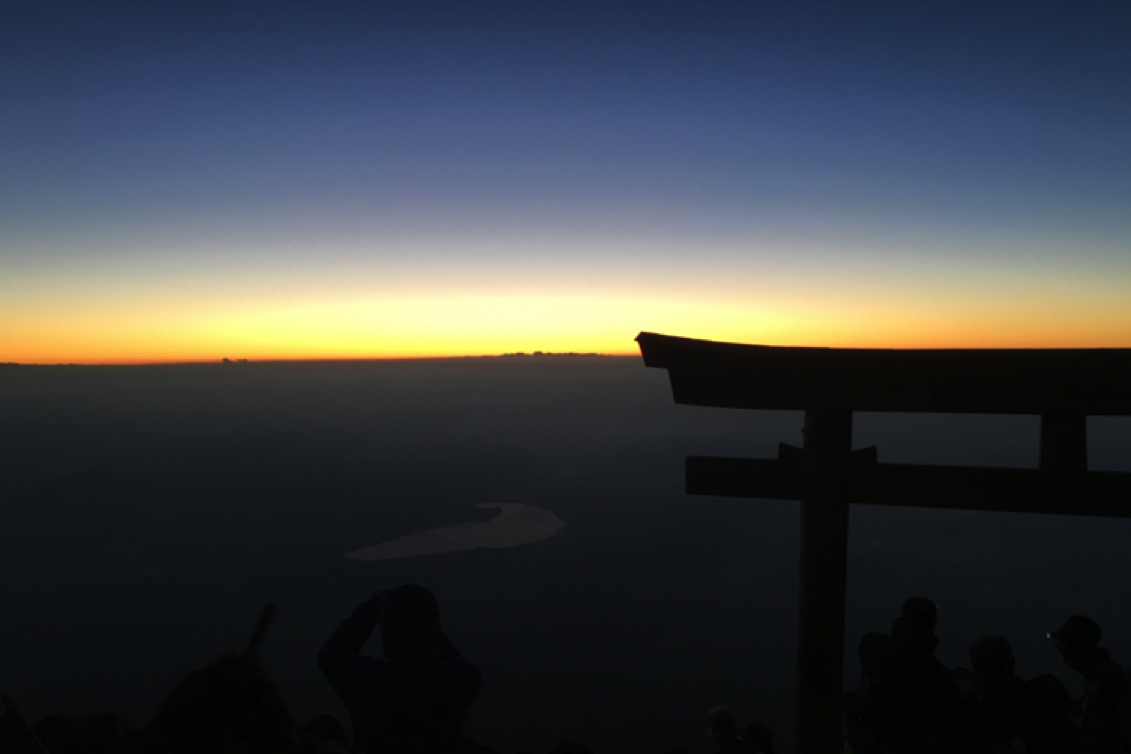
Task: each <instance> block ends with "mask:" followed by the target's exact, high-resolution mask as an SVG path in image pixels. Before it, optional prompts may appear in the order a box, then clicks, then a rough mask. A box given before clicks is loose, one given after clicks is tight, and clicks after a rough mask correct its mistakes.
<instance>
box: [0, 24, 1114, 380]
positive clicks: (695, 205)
mask: <svg viewBox="0 0 1131 754" xmlns="http://www.w3.org/2000/svg"><path fill="white" fill-rule="evenodd" d="M777 5H778V4H770V3H711V4H699V3H678V4H676V3H657V2H648V3H597V2H547V3H528V2H523V3H520V2H513V3H500V2H491V3H432V2H413V3H376V2H366V3H348V2H341V3H332V4H327V3H289V2H271V3H266V2H264V3H234V4H229V3H214V4H213V3H206V2H183V3H160V4H146V3H137V4H114V3H98V4H84V3H77V2H75V3H43V2H16V3H7V4H5V5H4V7H3V9H2V10H0V361H16V362H47V363H54V362H122V361H125V362H129V361H185V360H213V359H219V358H220V357H222V356H229V357H231V358H250V359H265V358H274V359H278V358H365V357H384V356H392V357H400V356H437V355H465V354H485V353H501V352H507V351H532V350H548V351H600V352H606V353H632V352H635V348H634V344H633V342H632V338H633V337H634V336H635V335H636V333H637V332H638V331H640V330H652V331H659V332H668V333H672V334H679V335H687V336H691V337H702V338H714V339H720V340H736V341H745V342H756V343H766V344H796V345H834V346H835V345H855V346H894V347H899V346H907V347H911V346H918V347H946V346H967V347H982V346H986V347H990V346H997V347H1011V346H1027V347H1045V346H1047V347H1074V346H1112V347H1129V346H1131V211H1128V208H1129V207H1131V13H1128V12H1127V7H1126V4H1125V3H1107V4H1104V3H1098V4H1091V5H1088V6H1087V7H1086V8H1079V7H1074V6H1073V5H1072V4H1069V3H1061V4H1040V3H1019V2H989V3H982V2H979V3H974V2H969V3H961V2H960V3H948V4H939V5H945V7H939V8H935V7H919V6H921V5H934V4H918V3H894V2H893V3H832V2H830V3H812V2H809V3H796V4H789V7H788V8H778V7H776V6H777Z"/></svg>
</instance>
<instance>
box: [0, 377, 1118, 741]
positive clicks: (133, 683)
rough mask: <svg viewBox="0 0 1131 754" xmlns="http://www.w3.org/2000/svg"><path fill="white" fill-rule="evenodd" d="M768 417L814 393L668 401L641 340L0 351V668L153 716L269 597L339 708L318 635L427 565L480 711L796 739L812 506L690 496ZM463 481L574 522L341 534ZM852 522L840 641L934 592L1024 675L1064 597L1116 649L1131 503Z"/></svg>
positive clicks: (472, 489) (687, 737)
mask: <svg viewBox="0 0 1131 754" xmlns="http://www.w3.org/2000/svg"><path fill="white" fill-rule="evenodd" d="M1091 432H1092V437H1091V439H1092V447H1093V457H1092V462H1093V466H1095V467H1097V468H1118V469H1123V470H1127V469H1129V468H1131V460H1129V459H1131V431H1129V428H1128V426H1127V425H1126V424H1125V423H1120V422H1096V423H1093V425H1092V427H1091ZM1035 433H1036V425H1035V422H1033V421H1029V420H1028V419H1026V418H1019V417H1012V418H1004V417H950V418H945V419H944V418H940V417H934V418H930V417H901V416H882V417H881V416H861V417H859V418H858V420H857V432H856V437H857V442H858V444H861V445H863V444H872V443H878V444H879V446H880V453H881V458H883V459H885V460H892V461H898V460H906V461H915V462H947V463H986V464H1005V465H1018V466H1024V465H1031V464H1032V462H1033V461H1034V460H1035V453H1036V436H1035ZM779 441H786V442H793V443H798V442H799V441H800V417H799V416H797V415H794V414H790V413H761V412H727V411H720V410H710V409H693V408H687V407H677V406H674V405H672V402H671V398H670V393H669V391H668V388H667V385H666V383H665V376H664V374H663V373H661V372H657V371H655V370H648V369H645V368H644V367H643V366H642V365H641V364H640V362H639V360H638V359H621V358H598V357H511V358H504V359H459V360H442V361H416V362H414V361H408V362H355V363H323V364H254V363H253V364H230V365H220V364H215V365H188V366H160V367H0V480H3V481H2V484H3V487H2V488H0V495H2V498H0V499H2V503H3V513H4V516H5V519H6V522H7V525H5V526H4V527H3V528H2V529H0V560H2V563H0V566H2V567H0V587H2V589H3V594H4V595H5V605H4V616H5V617H4V620H3V622H2V623H0V667H3V668H4V678H3V683H4V684H5V688H4V689H3V690H4V691H5V692H6V693H9V694H11V695H12V696H13V697H14V698H16V699H17V701H18V702H19V703H20V705H21V707H23V708H24V710H25V714H27V715H28V716H29V717H32V718H36V717H38V716H41V715H43V714H46V713H48V712H60V713H69V714H80V715H85V714H89V713H91V712H96V711H101V710H112V711H115V712H119V713H121V714H124V715H125V716H126V718H127V719H129V720H131V722H134V723H135V724H140V723H142V722H144V721H145V720H147V719H148V718H149V717H150V716H152V714H153V712H154V710H155V708H156V704H157V702H158V701H159V699H160V696H161V694H162V693H163V692H164V691H165V690H166V689H168V688H170V687H171V686H172V685H173V683H175V681H176V680H177V679H178V678H179V677H180V675H181V674H183V673H184V672H185V671H186V669H188V668H191V667H199V666H202V665H204V664H206V663H207V662H209V661H211V660H212V659H214V658H215V656H216V655H217V654H218V652H219V651H220V650H221V649H223V648H225V647H227V648H233V649H235V648H238V644H239V643H240V642H241V641H242V640H243V636H244V633H245V631H246V627H247V625H248V624H249V622H250V621H251V620H253V619H254V616H255V613H256V611H257V610H258V608H259V606H260V604H262V602H263V601H265V600H273V601H275V602H276V603H278V604H279V606H280V607H279V612H278V616H277V619H276V623H275V625H274V627H273V628H272V633H271V634H270V636H269V637H268V640H267V642H266V644H265V645H264V648H263V654H262V659H263V662H264V665H265V666H266V668H267V670H268V672H269V673H270V674H271V676H272V677H273V678H274V679H275V680H276V681H277V682H278V684H279V686H280V689H281V692H282V694H283V696H284V698H285V700H286V701H287V703H288V705H289V706H290V707H291V708H292V710H293V711H294V712H295V715H296V717H298V718H300V719H305V718H307V717H310V716H313V715H314V714H318V713H320V712H323V711H328V710H329V711H335V712H336V713H337V714H339V715H341V710H340V709H339V708H338V707H337V701H336V699H335V698H334V697H333V695H332V692H331V691H330V689H329V687H328V686H327V685H326V683H325V682H324V680H323V679H322V678H321V677H320V676H319V674H318V671H317V668H316V667H315V663H314V656H315V653H316V652H317V649H318V647H319V645H320V644H321V642H322V641H323V640H324V639H325V638H326V636H327V635H328V634H329V632H330V631H331V630H332V629H333V627H334V626H335V625H336V624H337V622H338V621H339V620H340V619H342V618H343V617H344V616H345V615H346V614H347V613H348V611H349V610H350V609H351V608H352V607H353V605H354V604H355V603H357V602H359V601H361V600H362V599H364V598H365V597H366V596H367V595H368V594H369V593H371V592H372V590H373V589H374V588H375V587H377V586H380V585H393V584H397V583H404V582H418V583H423V584H427V585H428V586H429V587H430V588H432V589H433V591H434V592H435V593H436V594H437V596H438V598H439V600H440V604H441V607H442V609H443V613H444V621H445V625H446V628H447V630H448V631H449V633H450V634H451V636H452V638H453V639H454V640H455V641H456V642H457V643H458V645H459V647H460V649H461V650H462V651H463V653H464V654H465V655H466V656H467V657H468V658H470V659H472V660H474V661H475V662H476V664H478V665H479V666H480V667H481V668H482V669H483V672H484V677H485V685H484V692H483V695H482V697H481V698H480V699H479V701H478V702H477V704H476V706H475V708H474V709H473V711H472V713H471V717H470V718H469V722H468V730H469V732H470V733H472V734H473V735H475V736H477V737H479V738H481V739H482V740H485V741H488V742H490V743H492V744H493V745H495V746H497V747H498V748H500V749H501V750H504V751H516V750H522V749H529V750H534V751H546V750H548V749H549V748H550V747H551V746H552V745H553V744H554V743H555V742H556V741H558V740H560V739H562V738H573V739H575V740H580V741H584V742H586V743H588V744H589V745H591V746H593V747H594V748H595V749H597V750H599V751H614V750H617V751H637V750H640V751H644V750H651V751H662V750H666V749H668V748H671V747H672V746H688V747H695V746H698V745H700V744H701V743H702V741H703V720H704V717H703V715H704V712H705V711H706V710H707V709H709V708H710V707H713V706H716V705H718V704H730V705H733V706H735V707H736V708H737V709H738V710H739V712H740V714H741V715H742V716H743V717H744V718H748V719H749V718H754V717H757V718H760V719H764V720H767V721H769V722H770V723H771V724H773V725H774V727H775V728H777V729H778V731H779V740H780V742H781V743H782V744H783V745H784V746H783V748H785V749H786V750H788V744H789V739H790V736H789V732H788V728H789V726H790V724H791V707H792V693H793V692H792V688H793V687H792V662H791V654H792V651H793V629H794V608H795V581H796V543H797V532H796V526H797V515H796V509H795V506H793V505H791V504H789V503H784V504H783V503H780V502H768V501H766V502H764V501H735V500H715V499H707V498H688V497H686V496H684V495H683V493H682V466H683V461H682V459H683V456H684V455H686V454H688V453H696V454H719V455H728V454H733V455H752V456H770V455H772V454H773V453H774V452H775V449H776V444H777V443H778V442H779ZM478 503H522V504H527V505H533V506H538V507H542V508H547V509H549V510H552V511H553V512H554V514H555V515H556V516H558V517H559V518H561V519H562V520H563V521H565V522H566V523H567V524H568V525H567V527H566V528H565V529H563V530H561V531H560V532H558V533H557V534H556V535H554V536H553V537H551V538H549V539H546V540H543V541H541V542H537V543H534V544H530V545H525V546H521V547H515V548H512V549H487V550H474V551H470V552H459V553H449V554H442V555H433V556H427V557H420V558H410V559H405V560H390V561H378V562H355V561H349V560H346V559H344V558H343V557H342V554H343V553H344V552H346V551H350V550H356V549H358V548H360V547H364V546H366V545H371V544H376V543H377V542H380V541H383V540H386V539H390V538H395V537H399V536H401V535H404V534H406V533H410V532H413V531H418V530H422V529H429V528H435V527H440V526H444V525H447V524H452V523H457V522H461V521H464V522H470V521H476V520H485V519H487V518H489V517H490V516H492V515H493V512H492V511H489V510H486V509H481V508H476V507H474V506H475V504H478ZM852 527H853V528H852V542H851V546H850V573H849V579H850V583H849V589H850V592H849V608H848V609H849V616H848V621H849V626H848V629H849V630H848V641H849V645H850V651H849V653H848V654H849V656H850V657H852V656H853V654H854V653H853V651H852V650H853V648H854V647H855V645H856V642H857V641H858V640H859V638H860V636H861V635H863V633H864V632H865V631H869V630H875V629H877V628H880V629H884V628H886V627H887V625H888V624H889V623H890V620H891V618H892V617H893V615H894V614H895V613H896V612H897V611H898V609H899V605H900V604H901V603H902V601H903V599H904V598H905V597H906V596H908V595H909V594H927V595H930V596H932V597H933V598H935V599H936V600H937V601H938V602H939V603H940V604H941V606H942V612H941V616H940V629H939V633H940V635H941V636H942V637H943V644H942V646H940V650H939V652H940V656H941V657H942V658H943V659H944V660H945V661H947V663H948V664H949V665H956V664H962V663H963V662H964V656H965V650H966V647H967V646H968V645H969V643H970V641H971V640H972V639H974V638H976V637H977V636H978V635H981V634H985V633H1000V634H1003V635H1006V636H1009V637H1010V638H1011V640H1012V641H1013V643H1014V649H1015V652H1016V654H1017V656H1018V666H1019V668H1018V669H1019V670H1021V671H1023V672H1025V673H1027V674H1034V673H1036V672H1044V671H1046V670H1050V669H1052V670H1056V671H1058V672H1059V671H1060V668H1059V667H1058V666H1057V662H1058V658H1057V657H1056V656H1055V652H1053V651H1052V649H1051V648H1050V647H1049V646H1048V644H1047V642H1046V641H1045V639H1044V634H1045V632H1046V631H1047V630H1049V629H1050V628H1052V627H1055V626H1056V625H1058V624H1059V622H1060V621H1061V620H1063V617H1064V615H1066V614H1068V613H1074V612H1081V613H1087V614H1089V615H1092V616H1093V617H1095V618H1096V619H1097V620H1098V621H1099V622H1100V623H1101V624H1102V625H1103V626H1104V628H1105V634H1106V635H1107V637H1108V638H1109V641H1108V643H1109V645H1110V646H1112V647H1113V650H1114V651H1115V652H1116V654H1117V655H1118V657H1117V659H1119V660H1120V661H1122V662H1126V656H1125V655H1126V654H1127V653H1126V652H1124V653H1120V648H1127V649H1128V650H1131V613H1128V611H1127V608H1126V605H1125V601H1122V600H1120V599H1119V598H1120V596H1121V595H1122V594H1123V591H1124V584H1123V579H1124V576H1123V574H1125V573H1128V572H1131V554H1128V553H1131V548H1128V547H1126V543H1127V542H1128V541H1131V524H1128V523H1126V522H1114V523H1113V522H1095V521H1077V520H1072V519H1064V518H1058V517H1041V516H1009V515H991V514H969V513H935V512H930V511H911V510H907V511H901V510H891V509H887V510H873V509H868V508H860V509H858V510H856V511H854V513H853V520H852ZM850 662H851V660H850ZM856 672H857V669H856V668H855V666H854V665H850V667H849V670H848V673H849V678H850V679H851V678H853V677H854V674H855V673H856ZM1064 677H1065V680H1066V681H1068V682H1069V684H1070V688H1074V686H1073V685H1072V684H1073V683H1074V679H1073V678H1071V677H1070V676H1068V675H1067V674H1065V675H1064Z"/></svg>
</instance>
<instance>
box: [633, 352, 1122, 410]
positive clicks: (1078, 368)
mask: <svg viewBox="0 0 1131 754" xmlns="http://www.w3.org/2000/svg"><path fill="white" fill-rule="evenodd" d="M636 342H637V343H639V344H640V351H641V354H642V355H643V356H644V363H645V365H646V366H649V367H658V368H661V369H667V370H668V374H669V377H670V379H671V384H672V392H673V397H674V398H675V401H676V403H683V404H690V405H698V406H718V407H724V408H757V409H779V410H797V411H802V410H806V409H812V408H818V407H828V408H831V407H836V408H844V409H848V410H852V411H900V412H908V413H918V412H924V413H926V412H945V413H974V414H976V413H989V414H1049V413H1073V414H1080V415H1085V416H1089V415H1090V416H1131V389H1129V387H1128V386H1129V385H1131V348H1126V349H1124V348H1080V349H880V348H875V349H869V348H812V347H794V346H756V345H746V344H739V343H720V342H716V341H709V340H696V339H693V338H681V337H674V336H670V335H659V334H656V333H650V332H642V333H640V334H639V335H638V336H637V337H636Z"/></svg>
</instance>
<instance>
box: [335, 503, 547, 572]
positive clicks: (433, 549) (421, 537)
mask: <svg viewBox="0 0 1131 754" xmlns="http://www.w3.org/2000/svg"><path fill="white" fill-rule="evenodd" d="M476 507H477V508H498V509H499V515H497V516H495V517H494V518H493V519H491V520H490V521H483V522H473V523H465V524H452V525H451V526H444V527H441V528H439V529H426V530H425V531H418V532H413V533H412V534H406V535H405V536H403V537H401V538H400V539H393V540H389V541H388V542H381V543H380V544H376V545H370V546H369V547H362V548H361V549H360V550H353V551H352V552H347V553H345V555H344V557H345V558H346V559H347V560H392V559H394V558H411V557H414V556H417V555H437V554H439V553H443V552H459V551H461V550H476V549H479V548H480V547H514V546H516V545H527V544H530V543H532V542H538V541H539V540H543V539H546V538H547V537H552V536H554V534H556V533H557V532H558V530H560V529H564V528H565V525H566V522H565V521H562V520H561V519H560V518H558V517H557V516H555V515H554V513H553V511H548V510H546V509H544V508H535V507H534V506H532V505H521V504H517V503H480V504H478V505H477V506H476Z"/></svg>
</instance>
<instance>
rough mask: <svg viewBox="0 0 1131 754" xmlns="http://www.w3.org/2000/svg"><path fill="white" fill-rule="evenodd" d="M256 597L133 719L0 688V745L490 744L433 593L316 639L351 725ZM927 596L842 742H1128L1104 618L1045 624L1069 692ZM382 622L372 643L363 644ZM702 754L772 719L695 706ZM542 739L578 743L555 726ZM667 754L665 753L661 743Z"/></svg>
mask: <svg viewBox="0 0 1131 754" xmlns="http://www.w3.org/2000/svg"><path fill="white" fill-rule="evenodd" d="M273 610H274V606H272V605H268V606H267V607H266V608H265V609H264V612H263V614H262V615H261V616H260V620H259V622H258V623H257V625H256V628H255V631H254V632H253V634H252V637H251V639H250V641H249V642H248V645H247V647H246V649H245V650H244V652H243V653H242V654H239V655H236V654H225V655H224V656H222V657H221V658H220V659H219V660H217V661H216V662H215V663H213V664H212V665H210V666H208V667H206V668H203V669H200V670H197V671H194V672H192V673H190V674H189V675H188V676H187V677H186V678H184V679H183V680H182V681H181V682H180V683H179V684H177V686H176V687H175V688H174V689H173V690H172V692H170V693H169V695H168V696H167V697H166V698H165V700H164V701H163V702H162V704H161V705H160V708H159V709H158V711H157V714H156V715H155V716H154V718H153V720H152V721H151V722H150V723H149V725H147V726H146V727H145V728H143V729H133V728H131V727H129V726H128V725H126V723H125V722H124V721H123V720H122V719H121V718H119V717H116V716H114V715H111V714H99V715H93V716H90V717H88V718H86V719H85V720H80V719H77V718H73V717H65V716H50V717H45V718H43V719H41V720H39V721H38V722H36V723H35V724H34V725H31V724H29V723H28V722H27V720H25V719H24V717H23V716H22V715H21V713H20V711H19V709H18V708H17V707H16V705H15V704H14V703H13V701H12V700H11V699H10V698H8V697H3V706H4V709H3V715H2V716H0V754H198V753H201V752H208V753H213V752H215V753H217V754H495V753H494V752H493V750H492V749H491V748H490V747H488V746H485V745H483V744H480V743H477V742H475V741H473V740H472V739H470V738H469V737H468V736H466V735H465V734H464V733H463V730H462V726H463V722H464V719H465V718H466V717H467V714H468V712H469V710H470V708H471V705H472V703H473V702H474V701H475V699H476V697H477V696H478V695H479V691H480V687H481V685H482V676H481V674H480V671H479V669H478V668H477V667H475V666H474V665H472V664H471V663H469V662H467V661H466V660H464V659H463V658H462V657H461V656H460V654H459V652H458V651H456V649H455V647H454V646H453V645H452V642H451V641H450V640H449V639H448V637H447V636H446V635H445V634H444V632H443V630H442V629H441V624H440V612H439V607H438V605H437V603H436V599H435V597H434V596H433V595H432V593H431V592H429V591H428V590H427V589H425V588H424V587H421V586H416V585H412V584H406V585H404V586H399V587H396V588H395V589H387V590H381V591H379V592H377V593H376V594H375V595H373V596H372V597H371V598H370V599H368V600H366V601H365V602H363V603H362V604H360V605H358V606H357V607H356V608H355V609H354V611H353V613H352V614H351V615H350V616H349V617H348V618H347V619H346V620H345V621H344V622H343V623H342V624H341V625H340V626H338V628H337V629H336V630H335V631H334V633H333V635H332V636H331V637H330V638H329V639H328V640H327V641H326V643H325V644H324V645H323V646H322V649H321V651H320V652H319V653H318V665H319V667H320V668H321V670H322V672H323V674H324V675H325V676H326V679H327V680H328V681H329V683H330V685H331V686H332V687H333V689H334V691H335V692H336V693H337V694H338V696H339V697H340V698H341V700H342V702H343V704H344V705H345V707H346V710H347V711H348V713H349V716H350V723H351V726H352V729H353V737H352V740H350V738H349V737H348V736H347V735H346V731H345V728H344V726H343V725H342V724H341V723H340V722H339V721H338V720H336V719H335V718H334V717H332V716H330V715H322V716H319V717H316V718H314V719H313V720H310V721H308V722H306V723H305V724H301V725H300V724H297V723H296V722H295V720H294V719H293V718H292V716H291V714H290V712H289V711H288V709H287V707H286V705H285V704H284V703H283V702H282V699H281V697H280V696H279V693H278V689H277V688H276V686H275V684H274V683H272V682H271V680H270V679H268V678H267V676H266V675H265V674H264V673H263V671H262V669H261V667H260V665H259V663H258V662H257V661H256V651H257V649H258V647H259V644H260V643H261V642H262V640H263V637H264V634H265V633H266V630H267V627H268V625H269V624H270V621H271V617H272V615H273ZM937 619H938V611H937V608H936V606H935V605H934V603H933V602H931V601H930V600H928V599H925V598H921V597H915V598H911V599H909V600H907V602H906V603H905V604H904V606H903V610H902V613H901V615H900V616H899V617H898V618H896V619H895V621H894V622H893V624H892V627H891V631H890V633H886V634H885V633H870V634H867V635H866V636H865V637H864V638H863V640H862V641H861V642H860V648H859V652H860V664H861V667H862V674H861V678H860V682H859V687H858V689H857V690H856V691H853V692H850V693H847V694H845V703H844V730H845V736H844V754H1005V753H1006V752H1009V753H1014V752H1027V753H1028V752H1038V753H1048V754H1131V674H1129V673H1126V672H1125V671H1124V670H1123V669H1122V668H1120V667H1119V666H1118V665H1117V664H1116V663H1115V662H1113V661H1112V659H1111V655H1110V654H1109V652H1108V651H1107V650H1106V649H1104V648H1103V647H1101V646H1100V641H1101V640H1102V634H1101V632H1100V628H1099V626H1098V625H1096V623H1095V622H1094V621H1092V620H1091V619H1089V618H1087V617H1084V616H1080V615H1073V616H1070V617H1069V618H1068V619H1067V620H1066V621H1065V622H1064V624H1063V625H1062V626H1061V627H1060V628H1059V629H1057V630H1056V631H1053V632H1050V633H1049V634H1048V637H1049V639H1050V640H1051V641H1052V643H1053V644H1054V645H1055V647H1056V649H1057V650H1058V651H1059V652H1060V654H1061V656H1062V657H1063V659H1064V662H1065V663H1066V664H1067V666H1068V667H1069V668H1071V669H1072V670H1073V671H1075V672H1076V673H1079V674H1080V676H1081V677H1082V679H1083V681H1084V693H1083V696H1082V698H1077V699H1074V698H1073V697H1072V696H1071V695H1070V694H1069V692H1068V689H1067V688H1066V687H1065V686H1064V684H1063V683H1062V682H1061V681H1059V680H1058V679H1057V678H1056V677H1055V676H1052V675H1041V676H1038V677H1036V678H1032V679H1029V680H1024V679H1021V678H1019V677H1018V676H1017V675H1016V674H1015V672H1014V661H1013V652H1012V649H1011V647H1010V645H1009V642H1008V641H1006V640H1005V639H1004V638H1003V637H1000V636H988V637H984V638H981V639H979V640H977V641H975V642H974V643H973V644H972V645H971V647H970V669H965V668H958V669H954V670H951V669H948V668H946V667H945V666H944V665H943V664H942V663H941V662H940V661H939V660H938V659H937V658H936V656H935V648H936V647H937V646H938V642H939V640H938V637H937V636H936V635H935V626H936V623H937ZM378 628H380V635H381V642H382V645H383V649H384V653H383V654H384V657H383V658H377V657H371V656H366V655H363V654H362V653H361V652H362V648H363V647H364V646H365V644H366V643H367V642H368V641H369V639H370V638H371V636H372V635H373V633H374V631H376V630H377V629H378ZM707 736H708V740H709V742H710V744H709V745H710V747H711V749H712V752H713V754H773V751H774V745H773V732H772V731H771V730H770V728H769V727H768V726H766V725H764V724H762V723H758V722H754V723H749V724H747V725H740V724H739V722H738V719H737V716H736V714H735V711H734V710H733V709H732V708H730V707H716V708H714V709H712V710H711V711H710V712H709V713H708V715H707ZM550 754H590V752H589V749H587V748H586V747H585V746H583V745H582V744H578V743H576V742H572V741H562V742H561V743H559V744H558V745H557V746H556V747H555V748H554V749H553V750H552V751H551V753H550ZM671 754H675V751H673V752H672V753H671Z"/></svg>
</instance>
